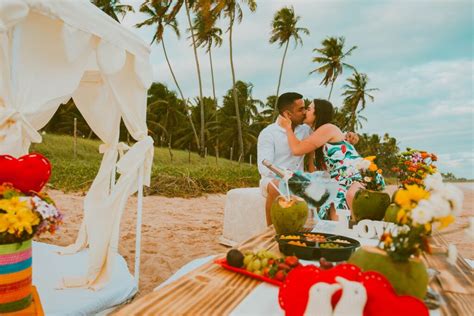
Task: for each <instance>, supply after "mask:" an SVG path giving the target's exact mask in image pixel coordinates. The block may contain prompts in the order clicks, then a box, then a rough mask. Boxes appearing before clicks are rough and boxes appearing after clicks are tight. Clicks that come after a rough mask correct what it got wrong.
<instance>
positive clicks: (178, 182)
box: [31, 134, 260, 197]
mask: <svg viewBox="0 0 474 316" xmlns="http://www.w3.org/2000/svg"><path fill="white" fill-rule="evenodd" d="M99 145H100V142H99V141H97V140H88V139H78V142H77V157H76V158H74V152H73V148H74V143H73V138H72V137H70V136H64V135H61V136H60V135H52V134H48V135H44V137H43V143H41V144H34V145H33V146H32V150H31V152H39V153H42V154H43V155H45V156H46V157H47V158H48V159H49V160H50V161H51V163H52V165H53V174H52V177H51V180H50V183H51V186H52V187H53V188H55V189H59V190H63V191H66V192H68V191H86V190H87V189H88V188H89V186H90V184H91V183H92V181H93V180H94V177H95V176H96V174H97V171H98V170H99V165H100V161H101V158H102V156H101V154H99V152H98V148H99ZM171 153H172V161H171V156H170V152H169V150H168V148H155V158H154V161H153V171H152V182H151V187H150V188H148V189H147V191H146V192H147V194H159V195H164V196H169V197H194V196H199V195H202V194H203V193H226V192H227V191H228V190H230V189H232V188H236V187H248V186H258V181H259V179H260V176H259V174H258V171H257V167H256V166H252V165H249V164H248V163H241V164H239V163H237V162H234V161H230V160H227V159H222V158H219V159H218V160H217V164H216V158H215V157H212V156H207V157H206V158H200V157H199V155H198V154H196V153H191V154H189V152H187V151H183V150H172V151H171ZM189 157H190V159H191V163H190V162H189Z"/></svg>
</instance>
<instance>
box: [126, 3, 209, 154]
mask: <svg viewBox="0 0 474 316" xmlns="http://www.w3.org/2000/svg"><path fill="white" fill-rule="evenodd" d="M172 2H173V0H162V1H145V2H143V3H142V5H141V6H140V12H143V13H145V14H147V15H149V16H150V17H149V18H148V19H146V20H145V21H143V22H141V23H138V24H136V25H135V26H136V27H138V28H140V27H143V26H150V25H155V24H156V31H155V34H154V35H153V39H152V40H151V43H150V44H153V42H156V43H160V42H161V46H162V48H163V53H164V55H165V59H166V62H167V64H168V68H169V70H170V72H171V76H172V77H173V80H174V83H175V85H176V88H177V89H178V91H179V94H180V96H181V99H182V100H183V102H184V103H185V106H186V116H187V117H188V120H189V123H190V124H191V128H192V130H193V134H194V138H195V141H196V145H197V147H198V149H200V148H201V145H200V142H199V137H198V135H197V132H196V128H195V127H194V123H193V120H192V118H191V110H190V109H189V106H188V104H187V99H186V98H185V97H184V95H183V91H182V90H181V87H180V86H179V84H178V80H177V79H176V76H175V74H174V72H173V68H172V67H171V63H170V60H169V58H168V53H167V52H166V45H165V41H164V37H163V33H164V30H165V27H168V28H170V29H171V30H172V31H173V32H174V33H175V34H176V36H177V37H178V38H179V37H180V32H179V28H178V21H177V20H176V15H174V16H173V15H171V13H168V10H169V9H170V8H171V5H172Z"/></svg>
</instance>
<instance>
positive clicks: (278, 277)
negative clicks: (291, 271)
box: [275, 270, 285, 281]
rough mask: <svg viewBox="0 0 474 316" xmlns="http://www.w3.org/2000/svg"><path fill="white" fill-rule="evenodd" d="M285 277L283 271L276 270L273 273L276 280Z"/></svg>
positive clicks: (281, 279)
mask: <svg viewBox="0 0 474 316" xmlns="http://www.w3.org/2000/svg"><path fill="white" fill-rule="evenodd" d="M284 279H285V272H283V271H282V270H278V271H277V273H275V280H277V281H283V280H284Z"/></svg>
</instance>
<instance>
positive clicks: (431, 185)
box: [424, 172, 444, 191]
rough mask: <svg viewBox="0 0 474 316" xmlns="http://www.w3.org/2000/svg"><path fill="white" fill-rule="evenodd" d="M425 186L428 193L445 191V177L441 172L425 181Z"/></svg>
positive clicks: (429, 176)
mask: <svg viewBox="0 0 474 316" xmlns="http://www.w3.org/2000/svg"><path fill="white" fill-rule="evenodd" d="M424 184H425V187H426V189H427V190H428V191H442V190H444V184H443V177H442V176H441V174H440V173H439V172H436V173H434V174H430V175H428V176H427V177H426V178H425V180H424Z"/></svg>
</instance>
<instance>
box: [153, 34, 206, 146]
mask: <svg viewBox="0 0 474 316" xmlns="http://www.w3.org/2000/svg"><path fill="white" fill-rule="evenodd" d="M161 46H162V47H163V53H164V54H165V59H166V62H167V63H168V68H169V69H170V72H171V77H173V80H174V84H175V85H176V88H177V89H178V91H179V95H180V96H181V99H182V100H183V102H184V108H185V111H186V116H187V117H188V120H189V124H191V128H192V130H193V134H194V138H195V140H196V145H197V147H198V150H199V149H200V148H201V145H200V143H199V137H198V135H197V132H196V127H194V123H193V119H192V118H191V115H190V113H189V108H188V101H187V100H186V99H185V98H184V95H183V91H181V88H180V87H179V84H178V80H176V77H175V75H174V72H173V68H172V67H171V63H170V60H169V59H168V54H167V53H166V47H165V41H164V39H161Z"/></svg>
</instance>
